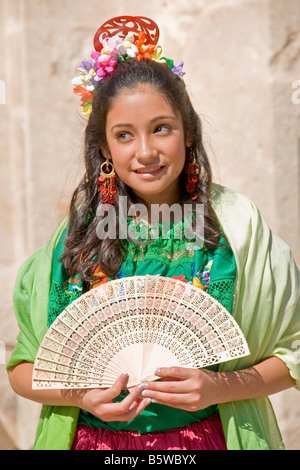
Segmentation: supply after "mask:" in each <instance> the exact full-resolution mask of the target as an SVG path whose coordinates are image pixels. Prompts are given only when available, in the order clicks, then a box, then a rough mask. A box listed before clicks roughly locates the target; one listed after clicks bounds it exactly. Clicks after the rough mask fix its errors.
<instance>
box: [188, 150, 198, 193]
mask: <svg viewBox="0 0 300 470" xmlns="http://www.w3.org/2000/svg"><path fill="white" fill-rule="evenodd" d="M185 172H186V174H187V184H186V186H185V187H186V190H187V191H188V193H189V194H190V198H191V199H192V200H195V199H197V192H196V188H197V183H198V180H199V165H198V163H197V160H196V158H195V155H194V154H193V152H192V150H190V149H189V160H188V164H187V165H186V168H185Z"/></svg>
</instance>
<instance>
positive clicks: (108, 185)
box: [97, 158, 117, 204]
mask: <svg viewBox="0 0 300 470" xmlns="http://www.w3.org/2000/svg"><path fill="white" fill-rule="evenodd" d="M97 182H98V183H99V185H100V186H99V191H100V192H101V193H102V203H108V204H114V203H115V202H116V201H115V198H114V194H116V192H117V191H116V187H115V183H116V182H117V176H116V174H115V168H114V165H113V163H112V162H111V161H110V160H109V159H108V158H106V161H105V162H104V163H102V165H101V167H100V176H99V178H98V179H97Z"/></svg>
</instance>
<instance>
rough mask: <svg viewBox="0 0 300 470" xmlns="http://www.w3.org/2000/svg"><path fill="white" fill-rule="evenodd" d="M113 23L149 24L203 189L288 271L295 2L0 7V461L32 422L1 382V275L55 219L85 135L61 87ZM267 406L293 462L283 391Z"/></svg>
mask: <svg viewBox="0 0 300 470" xmlns="http://www.w3.org/2000/svg"><path fill="white" fill-rule="evenodd" d="M126 3H127V4H128V2H126ZM122 14H130V15H142V16H150V17H152V18H153V19H154V20H155V21H156V22H157V23H158V25H159V26H160V29H161V37H160V44H162V46H163V50H164V54H165V55H167V56H169V57H172V58H174V59H175V60H180V59H183V60H184V62H185V71H186V72H187V75H186V80H185V81H186V84H187V87H188V90H189V92H190V94H191V97H192V100H193V102H194V104H195V106H196V108H197V109H198V111H199V113H200V114H201V116H202V118H203V122H204V129H205V136H206V142H207V148H208V150H209V154H210V158H211V162H212V165H213V169H214V176H215V180H216V181H217V182H220V183H222V184H224V185H227V186H229V187H232V188H234V189H237V190H240V191H241V192H243V193H244V194H246V195H248V196H249V197H250V198H252V199H253V200H254V201H255V202H256V204H257V205H258V207H259V208H260V210H261V211H262V213H263V215H264V216H265V218H266V219H267V221H268V222H269V224H270V226H271V227H272V229H273V230H274V231H275V232H276V233H277V234H279V235H280V236H281V237H282V238H283V239H284V240H285V241H286V242H287V243H288V244H289V245H290V247H291V248H292V250H293V253H294V256H295V259H296V260H297V262H299V263H300V244H299V237H300V226H299V224H300V217H299V215H300V214H299V212H300V207H299V202H300V201H299V189H300V178H299V175H300V172H299V164H300V162H299V148H300V146H299V141H300V140H299V138H300V125H299V124H300V120H299V117H300V103H299V101H300V93H299V94H297V88H293V84H294V86H297V83H296V80H300V54H299V53H300V33H299V31H300V1H299V0H289V1H286V0H152V1H151V2H146V1H145V0H131V2H130V8H128V7H127V6H126V5H125V2H120V1H118V0H110V2H102V1H100V0H85V1H84V2H82V1H81V0H1V2H0V60H1V64H2V67H1V70H0V111H1V112H0V146H1V147H0V148H1V153H0V164H1V172H0V177H1V186H0V191H1V203H0V214H1V247H2V249H1V255H0V263H1V270H0V276H1V283H2V286H3V287H2V292H3V294H2V308H1V310H0V359H1V360H0V386H1V403H0V448H7V449H14V448H17V449H28V448H30V447H31V446H32V442H33V439H34V432H35V428H36V423H37V420H38V414H39V405H35V404H33V403H30V402H28V401H26V400H24V399H21V398H20V397H17V396H16V395H15V394H14V393H13V392H12V391H11V389H10V387H9V385H8V382H7V377H6V373H5V360H6V359H7V358H8V357H9V355H10V353H11V350H12V348H13V346H14V344H15V341H16V334H17V331H18V329H17V325H16V321H15V318H14V316H13V312H12V302H11V294H12V288H13V284H14V280H15V276H16V273H17V270H18V268H19V266H20V264H21V263H22V262H23V261H24V260H25V259H26V258H27V257H28V256H29V255H30V254H31V253H32V252H33V251H34V250H35V249H36V248H38V247H39V246H41V245H42V244H44V243H45V242H46V241H47V239H48V237H49V235H50V234H51V233H52V231H53V230H54V228H55V227H56V225H57V224H58V222H59V221H60V220H61V219H62V218H63V217H64V215H65V214H66V212H67V207H68V202H69V198H70V195H71V193H72V190H73V188H74V187H75V185H76V182H77V181H78V180H79V178H80V173H81V169H82V164H81V160H80V157H81V148H82V142H83V141H82V136H83V130H84V126H85V121H84V119H82V117H81V116H80V110H79V106H78V104H79V100H78V98H77V97H75V95H73V92H72V86H71V83H70V81H71V79H72V78H73V76H75V75H76V73H77V66H78V64H79V62H80V60H81V59H82V58H84V57H89V54H90V51H91V49H92V39H93V35H94V33H95V31H96V29H97V28H98V27H99V26H100V24H101V23H102V22H103V21H105V20H106V19H108V18H110V17H113V16H118V15H122ZM299 85H300V82H299ZM299 85H298V86H299ZM272 401H273V403H274V406H275V409H276V412H277V416H278V419H279V423H280V426H281V429H282V432H283V435H284V438H285V442H286V445H287V447H288V448H291V449H300V431H299V429H300V426H299V424H300V410H299V398H298V396H297V395H296V392H295V390H289V391H286V392H283V393H280V394H277V395H275V396H273V397H272Z"/></svg>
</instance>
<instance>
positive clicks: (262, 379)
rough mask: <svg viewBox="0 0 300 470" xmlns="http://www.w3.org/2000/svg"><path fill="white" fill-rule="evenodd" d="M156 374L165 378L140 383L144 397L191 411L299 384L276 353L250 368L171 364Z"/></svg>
mask: <svg viewBox="0 0 300 470" xmlns="http://www.w3.org/2000/svg"><path fill="white" fill-rule="evenodd" d="M156 375H158V376H159V377H161V381H157V382H149V383H143V384H141V385H140V386H139V388H140V390H143V391H142V396H143V397H147V398H151V399H152V400H153V401H155V402H156V403H161V404H164V405H169V406H172V407H174V408H180V409H185V410H188V411H196V410H199V409H204V408H206V407H208V406H210V405H214V404H218V403H226V402H230V401H238V400H248V399H251V398H259V397H264V396H268V395H271V394H273V393H277V392H280V391H282V390H285V389H287V388H290V387H293V386H294V385H295V381H294V379H293V378H292V377H291V375H290V373H289V369H288V368H287V366H286V365H285V363H284V362H283V361H282V360H281V359H279V358H277V357H275V356H274V357H270V358H268V359H265V360H264V361H262V362H260V363H259V364H257V365H255V366H253V367H250V368H248V369H244V370H239V371H233V372H212V371H210V370H207V369H201V370H198V369H187V368H182V367H168V368H161V369H159V370H157V371H156Z"/></svg>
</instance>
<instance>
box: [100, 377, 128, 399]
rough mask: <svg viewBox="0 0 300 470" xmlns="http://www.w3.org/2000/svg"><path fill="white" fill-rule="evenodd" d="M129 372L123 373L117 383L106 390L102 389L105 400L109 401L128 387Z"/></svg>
mask: <svg viewBox="0 0 300 470" xmlns="http://www.w3.org/2000/svg"><path fill="white" fill-rule="evenodd" d="M128 378H129V377H128V374H121V375H120V376H119V377H118V378H117V380H116V381H115V383H114V384H113V385H112V386H111V387H110V388H107V389H105V390H102V392H103V395H102V397H103V401H106V402H109V401H111V400H112V399H113V398H116V397H118V396H119V395H120V393H121V392H122V390H123V389H124V388H126V386H127V383H128Z"/></svg>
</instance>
